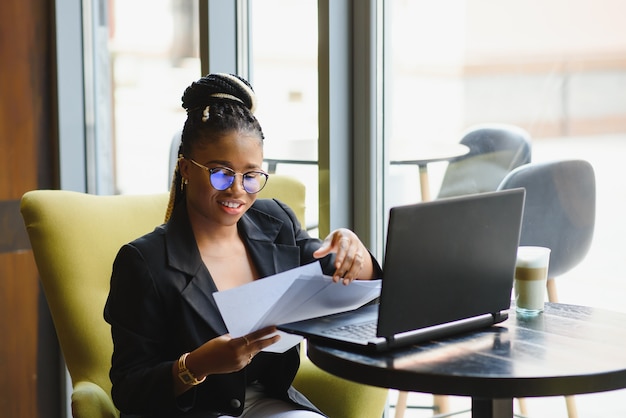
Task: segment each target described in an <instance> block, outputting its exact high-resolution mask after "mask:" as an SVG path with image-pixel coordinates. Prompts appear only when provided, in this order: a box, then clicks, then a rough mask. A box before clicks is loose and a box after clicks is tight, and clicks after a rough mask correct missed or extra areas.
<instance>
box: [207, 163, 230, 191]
mask: <svg viewBox="0 0 626 418" xmlns="http://www.w3.org/2000/svg"><path fill="white" fill-rule="evenodd" d="M234 180H235V173H234V172H232V171H229V170H226V169H224V168H222V169H217V170H215V171H213V172H211V185H212V186H213V187H215V189H216V190H226V189H228V188H229V187H230V186H231V185H232V184H233V181H234Z"/></svg>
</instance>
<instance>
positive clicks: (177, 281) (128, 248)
mask: <svg viewBox="0 0 626 418" xmlns="http://www.w3.org/2000/svg"><path fill="white" fill-rule="evenodd" d="M238 229H239V232H240V235H241V237H242V239H243V241H244V243H245V245H246V247H247V248H248V251H249V254H250V257H251V258H252V261H253V262H254V265H255V266H256V268H257V271H258V273H259V274H260V276H261V277H266V276H269V275H272V274H275V273H278V272H282V271H285V270H288V269H291V268H294V267H298V266H300V265H304V264H307V263H310V262H312V261H314V260H315V259H314V258H313V257H312V253H313V252H314V251H315V250H316V249H317V248H319V247H320V246H321V241H320V240H319V239H316V238H311V237H310V236H309V235H308V233H307V232H306V231H304V230H302V229H301V227H300V224H299V223H298V221H297V220H296V217H295V215H294V213H293V212H292V211H291V209H289V208H288V207H287V206H285V205H284V204H282V203H280V202H278V201H276V200H269V199H259V200H257V201H256V202H255V203H254V205H253V206H252V207H251V208H250V209H249V210H248V211H247V213H246V214H245V215H244V216H243V217H242V218H241V220H240V221H239V223H238ZM333 261H334V255H329V256H327V257H325V258H324V259H322V260H321V264H322V269H323V270H324V272H325V273H326V274H332V272H333V271H334V268H333ZM375 265H376V266H377V267H378V264H377V263H375ZM378 268H379V267H378ZM379 270H380V268H379ZM216 290H217V288H216V286H215V283H214V282H213V279H212V278H211V275H210V273H209V271H208V270H207V268H206V267H205V265H204V263H203V262H202V259H201V257H200V253H199V251H198V248H197V245H196V242H195V239H194V236H193V232H192V229H191V225H190V223H189V219H188V217H187V210H186V207H185V205H184V204H180V205H178V207H176V208H175V210H174V212H173V214H172V217H171V219H170V221H169V222H168V223H167V224H165V225H162V226H160V227H157V228H156V229H155V230H154V231H153V232H151V233H149V234H147V235H145V236H143V237H141V238H138V239H137V240H135V241H133V242H131V243H129V244H127V245H124V246H123V247H122V248H121V249H120V251H119V253H118V255H117V257H116V259H115V262H114V265H113V273H112V276H111V289H110V293H109V297H108V300H107V302H106V306H105V311H104V317H105V319H106V321H107V322H109V323H110V324H111V331H112V335H113V342H114V352H113V357H112V367H111V372H110V377H111V381H112V383H113V388H112V396H113V400H114V403H115V405H116V406H117V408H118V409H119V410H120V411H121V412H122V413H123V414H136V415H141V416H150V417H160V416H167V417H173V416H185V417H187V416H203V417H206V416H213V415H214V416H219V415H223V414H227V415H233V416H238V415H240V414H241V413H242V412H243V406H244V405H243V404H244V399H245V391H246V386H247V384H248V383H250V382H252V381H255V380H258V381H259V382H260V383H262V384H263V385H264V387H265V388H266V390H267V391H268V393H269V395H270V396H273V397H276V398H280V399H284V400H286V401H290V402H293V403H294V404H297V405H300V406H302V407H303V408H306V409H312V410H317V409H316V408H315V407H314V406H313V405H312V404H311V403H310V402H309V401H308V400H307V399H306V398H305V397H304V396H303V395H302V394H300V393H299V392H298V391H296V390H295V389H294V388H293V387H292V386H291V382H292V380H293V378H294V376H295V374H296V372H297V370H298V367H299V364H300V358H299V351H298V347H294V348H293V349H291V350H289V351H287V352H285V353H282V354H272V353H259V354H258V355H256V356H255V357H254V359H253V361H252V363H251V364H250V365H249V366H247V367H245V368H244V369H243V370H241V371H239V372H235V373H230V374H221V375H211V376H208V377H207V378H206V380H205V382H204V383H202V384H200V385H198V386H196V387H194V388H193V389H191V390H189V391H187V392H186V393H184V394H183V395H181V396H179V397H178V398H175V397H174V395H173V386H172V385H173V382H172V375H171V369H172V363H173V362H174V361H176V360H177V359H178V357H179V356H180V355H181V354H182V353H185V352H189V351H192V350H194V349H195V348H197V347H199V346H200V345H202V344H203V343H205V342H206V341H209V340H211V339H213V338H215V337H218V336H220V335H223V334H225V333H227V329H226V326H225V325H224V322H223V320H222V317H221V315H220V314H219V311H218V309H217V305H216V303H215V300H214V299H213V296H212V293H213V292H215V291H216ZM241 309H245V306H242V307H241Z"/></svg>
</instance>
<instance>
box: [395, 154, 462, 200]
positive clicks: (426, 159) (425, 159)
mask: <svg viewBox="0 0 626 418" xmlns="http://www.w3.org/2000/svg"><path fill="white" fill-rule="evenodd" d="M417 149H418V151H416V152H415V153H412V152H406V153H404V152H403V153H402V154H400V152H399V151H397V152H396V154H395V155H394V153H393V152H392V156H391V164H403V165H417V167H418V169H419V175H420V191H421V196H422V201H428V200H430V182H429V179H428V164H430V163H434V162H439V161H450V160H452V159H455V158H458V157H461V156H463V155H465V154H467V153H469V151H470V149H469V147H467V146H466V145H463V144H446V143H426V144H420V145H419V147H418V148H417ZM405 154H406V155H405ZM413 154H414V155H413Z"/></svg>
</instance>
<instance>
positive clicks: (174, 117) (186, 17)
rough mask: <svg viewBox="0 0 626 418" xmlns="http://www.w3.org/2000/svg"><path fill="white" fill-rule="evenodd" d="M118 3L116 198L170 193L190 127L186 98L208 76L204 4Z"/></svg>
mask: <svg viewBox="0 0 626 418" xmlns="http://www.w3.org/2000/svg"><path fill="white" fill-rule="evenodd" d="M111 4H112V6H111V7H112V20H111V22H112V23H111V40H110V53H111V63H112V68H113V71H112V74H113V102H114V105H113V106H114V127H115V129H114V143H115V156H116V164H115V173H116V177H115V185H116V192H118V193H153V192H165V191H167V190H169V187H170V182H171V173H170V166H171V162H170V144H171V142H172V138H173V136H174V135H175V133H176V132H178V131H179V130H181V129H182V126H183V123H184V121H185V111H184V109H183V108H182V107H181V96H182V93H183V91H184V89H185V88H186V87H187V86H188V85H189V84H190V83H191V82H192V81H194V80H196V79H198V78H199V77H200V58H199V53H198V51H199V49H198V43H199V41H198V39H199V36H198V2H197V0H149V1H148V0H134V1H116V2H114V3H111ZM146 10H150V18H146ZM139 22H140V23H141V27H140V28H139V27H138V23H139Z"/></svg>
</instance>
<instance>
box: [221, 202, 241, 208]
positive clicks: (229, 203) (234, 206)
mask: <svg viewBox="0 0 626 418" xmlns="http://www.w3.org/2000/svg"><path fill="white" fill-rule="evenodd" d="M220 203H221V204H222V206H226V207H227V208H231V209H237V208H239V207H241V206H242V204H241V203H235V202H220Z"/></svg>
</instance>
